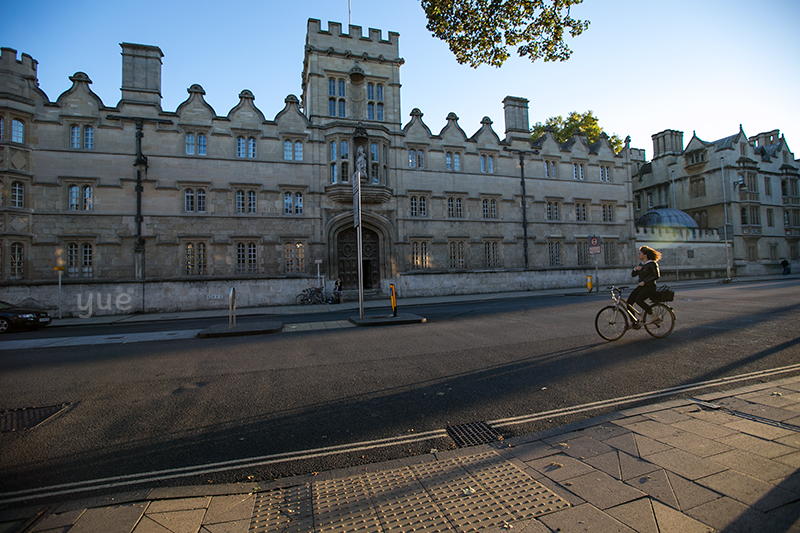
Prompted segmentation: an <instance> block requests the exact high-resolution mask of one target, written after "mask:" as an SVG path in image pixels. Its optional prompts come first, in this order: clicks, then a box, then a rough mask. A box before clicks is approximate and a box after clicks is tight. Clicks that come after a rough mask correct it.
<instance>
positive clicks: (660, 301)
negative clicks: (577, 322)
mask: <svg viewBox="0 0 800 533" xmlns="http://www.w3.org/2000/svg"><path fill="white" fill-rule="evenodd" d="M627 288H628V287H614V286H612V287H611V299H612V300H614V305H609V306H607V307H604V308H602V309H601V310H600V312H599V313H597V318H595V319H594V327H595V329H596V330H597V333H598V334H599V335H600V336H601V337H603V338H604V339H605V340H607V341H615V340H618V339H621V338H622V336H623V335H625V332H626V331H628V330H629V329H640V328H641V327H642V326H641V322H640V321H639V319H640V318H641V317H642V312H641V311H639V310H638V309H634V308H633V307H628V302H626V301H625V300H624V299H623V298H622V289H627ZM660 293H661V294H659V293H656V294H657V295H656V296H653V297H652V298H650V301H651V302H652V304H651V306H652V308H653V312H652V313H651V314H650V315H649V316H648V317H647V322H645V323H644V329H645V330H647V333H649V334H650V335H652V336H653V337H656V338H658V339H662V338H664V337H666V336H667V335H669V334H670V333H672V330H673V328H674V327H675V312H674V311H673V310H672V308H671V307H670V306H668V305H667V304H666V303H664V302H665V301H671V300H672V298H673V297H674V295H675V293H674V292H672V291H671V290H669V287H666V286H665V287H664V288H662V289H661V290H660ZM629 323H630V325H629Z"/></svg>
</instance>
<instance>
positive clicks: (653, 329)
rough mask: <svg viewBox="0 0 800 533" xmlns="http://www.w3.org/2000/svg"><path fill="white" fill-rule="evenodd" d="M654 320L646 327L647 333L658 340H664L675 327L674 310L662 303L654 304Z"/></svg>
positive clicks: (650, 320) (651, 319) (649, 321)
mask: <svg viewBox="0 0 800 533" xmlns="http://www.w3.org/2000/svg"><path fill="white" fill-rule="evenodd" d="M652 307H653V313H652V315H651V316H652V318H650V319H649V320H648V322H647V323H646V324H645V325H644V329H646V330H647V333H649V334H650V335H652V336H653V337H655V338H657V339H663V338H664V337H666V336H667V335H669V334H670V333H672V329H673V328H674V327H675V313H674V312H673V311H672V308H671V307H669V306H668V305H664V304H662V303H657V304H653V305H652Z"/></svg>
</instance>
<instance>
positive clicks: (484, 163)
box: [480, 155, 494, 174]
mask: <svg viewBox="0 0 800 533" xmlns="http://www.w3.org/2000/svg"><path fill="white" fill-rule="evenodd" d="M480 159H481V172H487V173H489V174H492V173H494V157H492V156H490V155H482V156H481V158H480Z"/></svg>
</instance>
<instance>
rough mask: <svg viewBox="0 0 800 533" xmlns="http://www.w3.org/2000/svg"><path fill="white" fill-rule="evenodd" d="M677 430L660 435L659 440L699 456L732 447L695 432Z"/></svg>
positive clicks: (724, 450) (713, 453) (706, 455)
mask: <svg viewBox="0 0 800 533" xmlns="http://www.w3.org/2000/svg"><path fill="white" fill-rule="evenodd" d="M675 430H676V433H675V434H674V435H668V436H666V437H660V438H659V439H658V441H659V442H663V443H664V444H667V445H669V446H672V447H673V448H678V449H680V450H683V451H686V452H689V453H691V454H693V455H696V456H698V457H709V456H712V455H717V454H718V453H724V452H727V451H730V450H731V449H732V448H731V447H730V446H727V445H725V444H722V443H721V442H717V441H715V440H711V439H707V438H705V437H701V436H700V435H697V434H695V433H690V432H688V431H683V430H680V429H677V428H675Z"/></svg>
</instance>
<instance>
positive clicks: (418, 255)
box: [411, 241, 431, 269]
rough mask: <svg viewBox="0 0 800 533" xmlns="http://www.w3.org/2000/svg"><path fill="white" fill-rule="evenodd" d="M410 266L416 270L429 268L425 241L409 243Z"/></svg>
mask: <svg viewBox="0 0 800 533" xmlns="http://www.w3.org/2000/svg"><path fill="white" fill-rule="evenodd" d="M411 266H412V267H413V268H416V269H421V268H430V266H431V263H430V258H429V257H428V243H427V241H411Z"/></svg>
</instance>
